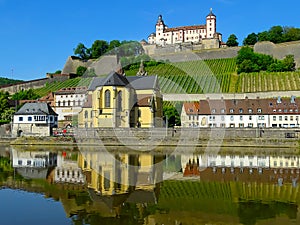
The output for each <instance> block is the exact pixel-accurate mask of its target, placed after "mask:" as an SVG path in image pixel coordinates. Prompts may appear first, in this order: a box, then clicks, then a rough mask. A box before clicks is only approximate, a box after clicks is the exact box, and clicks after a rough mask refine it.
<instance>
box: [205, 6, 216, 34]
mask: <svg viewBox="0 0 300 225" xmlns="http://www.w3.org/2000/svg"><path fill="white" fill-rule="evenodd" d="M216 25H217V17H216V15H215V14H213V12H212V8H210V13H209V14H208V15H207V16H206V38H213V37H214V34H215V33H216V32H217V26H216Z"/></svg>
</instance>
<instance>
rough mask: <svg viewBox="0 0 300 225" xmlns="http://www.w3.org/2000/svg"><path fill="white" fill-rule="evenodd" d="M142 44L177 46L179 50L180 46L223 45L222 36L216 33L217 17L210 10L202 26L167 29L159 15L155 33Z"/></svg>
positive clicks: (214, 46) (209, 46) (213, 46)
mask: <svg viewBox="0 0 300 225" xmlns="http://www.w3.org/2000/svg"><path fill="white" fill-rule="evenodd" d="M144 44H145V45H152V46H157V47H170V46H171V45H177V46H179V48H180V46H181V45H187V46H188V45H194V46H195V47H197V48H198V49H211V48H220V47H222V46H224V45H225V44H224V43H223V42H222V34H221V33H219V32H217V17H216V15H215V14H214V13H213V12H212V9H210V13H209V14H208V15H207V16H206V23H205V24H203V25H194V26H181V27H174V28H169V27H168V26H167V25H166V24H165V23H164V21H163V18H162V15H159V16H158V20H157V22H156V25H155V32H154V33H152V34H150V35H149V36H148V42H147V43H146V42H145V43H144ZM148 48H149V47H148Z"/></svg>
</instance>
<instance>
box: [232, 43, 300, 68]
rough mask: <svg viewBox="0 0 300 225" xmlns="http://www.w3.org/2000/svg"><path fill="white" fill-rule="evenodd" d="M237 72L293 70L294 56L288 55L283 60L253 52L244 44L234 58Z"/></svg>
mask: <svg viewBox="0 0 300 225" xmlns="http://www.w3.org/2000/svg"><path fill="white" fill-rule="evenodd" d="M236 63H237V72H238V73H251V72H259V71H269V72H284V71H294V70H295V62H294V56H293V55H288V56H286V57H285V58H284V59H283V60H275V59H274V58H273V57H272V56H270V55H264V54H260V53H255V52H254V51H253V49H252V48H251V47H249V46H244V47H242V48H241V49H240V51H239V52H238V56H237V58H236Z"/></svg>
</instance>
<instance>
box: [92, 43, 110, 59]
mask: <svg viewBox="0 0 300 225" xmlns="http://www.w3.org/2000/svg"><path fill="white" fill-rule="evenodd" d="M108 46H109V44H108V42H107V41H104V40H96V41H94V43H93V45H92V47H91V49H90V52H91V58H92V59H98V58H99V57H100V56H102V55H103V54H104V53H106V52H107V50H108Z"/></svg>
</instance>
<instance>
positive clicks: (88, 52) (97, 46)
mask: <svg viewBox="0 0 300 225" xmlns="http://www.w3.org/2000/svg"><path fill="white" fill-rule="evenodd" d="M143 53H144V50H143V47H142V46H141V44H140V43H139V42H137V41H122V42H120V41H119V40H112V41H111V42H107V41H104V40H96V41H94V43H93V44H92V47H91V48H87V47H86V46H85V45H84V44H82V43H79V44H78V45H77V47H76V48H75V49H74V54H75V55H76V56H78V57H79V58H80V59H82V60H88V59H97V58H99V57H101V56H102V55H104V54H110V55H112V54H113V55H118V56H119V57H127V56H137V55H140V54H143Z"/></svg>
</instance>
